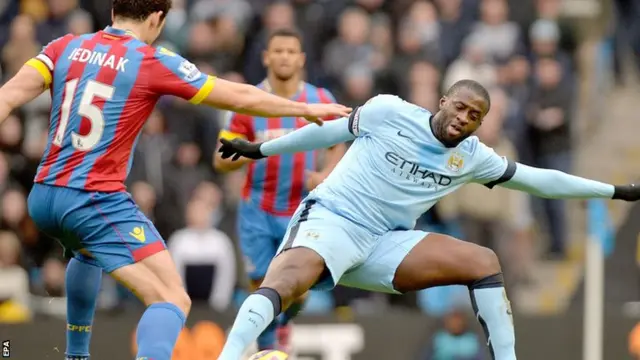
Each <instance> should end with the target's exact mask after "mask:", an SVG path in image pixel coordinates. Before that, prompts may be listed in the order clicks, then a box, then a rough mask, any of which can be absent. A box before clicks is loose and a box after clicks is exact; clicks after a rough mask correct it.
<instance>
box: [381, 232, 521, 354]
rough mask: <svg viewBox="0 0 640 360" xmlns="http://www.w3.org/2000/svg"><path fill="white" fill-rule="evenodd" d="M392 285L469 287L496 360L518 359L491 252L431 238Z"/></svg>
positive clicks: (410, 256)
mask: <svg viewBox="0 0 640 360" xmlns="http://www.w3.org/2000/svg"><path fill="white" fill-rule="evenodd" d="M393 284H394V287H395V289H396V290H398V291H400V292H406V291H414V290H421V289H426V288H429V287H432V286H440V285H467V286H468V287H469V294H470V296H471V303H472V305H473V310H474V312H475V313H476V316H477V318H478V321H480V324H481V325H482V328H483V330H484V332H485V335H486V336H487V340H488V344H489V349H490V352H491V355H492V357H493V359H496V360H515V359H516V355H515V331H514V326H513V318H512V315H511V306H510V303H509V300H508V299H507V294H506V291H505V288H504V279H503V276H502V270H501V268H500V263H499V261H498V257H497V256H496V254H495V253H494V252H493V251H492V250H490V249H487V248H484V247H481V246H478V245H475V244H472V243H468V242H464V241H460V240H457V239H454V238H452V237H449V236H446V235H440V234H429V235H427V236H426V237H425V238H424V239H423V240H422V241H421V242H419V243H418V244H417V245H416V246H415V247H414V248H413V249H412V250H411V251H410V252H409V254H408V255H407V256H406V257H405V259H404V260H403V261H402V263H401V264H400V266H399V267H398V269H397V270H396V274H395V277H394V280H393Z"/></svg>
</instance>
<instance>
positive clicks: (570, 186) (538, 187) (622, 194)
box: [501, 163, 640, 201]
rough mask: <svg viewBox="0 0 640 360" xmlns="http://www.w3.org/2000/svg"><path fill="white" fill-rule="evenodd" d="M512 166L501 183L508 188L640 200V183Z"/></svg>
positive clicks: (575, 196) (562, 196) (561, 196)
mask: <svg viewBox="0 0 640 360" xmlns="http://www.w3.org/2000/svg"><path fill="white" fill-rule="evenodd" d="M514 166H515V167H516V168H515V172H514V173H513V176H512V177H511V179H510V180H508V181H506V182H504V183H503V184H501V185H502V186H504V187H506V188H509V189H514V190H520V191H525V192H527V193H529V194H532V195H535V196H539V197H543V198H553V199H590V198H604V199H616V200H625V201H637V200H640V187H638V186H636V185H634V184H629V185H621V186H614V185H611V184H606V183H603V182H599V181H595V180H590V179H586V178H583V177H579V176H575V175H570V174H567V173H564V172H561V171H557V170H549V169H540V168H534V167H531V166H527V165H523V164H519V163H515V164H514Z"/></svg>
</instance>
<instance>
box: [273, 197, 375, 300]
mask: <svg viewBox="0 0 640 360" xmlns="http://www.w3.org/2000/svg"><path fill="white" fill-rule="evenodd" d="M374 245H375V237H374V236H373V235H371V234H370V233H369V232H368V231H366V230H365V229H363V228H361V227H359V226H357V225H355V224H353V223H351V222H350V221H348V220H346V219H345V218H343V217H341V216H339V215H337V214H335V213H333V212H331V211H329V210H328V209H326V208H324V207H323V206H321V205H319V204H317V203H316V202H315V201H312V200H311V201H307V202H305V203H304V204H303V205H301V208H300V209H299V210H298V211H297V212H296V214H295V215H294V216H293V218H292V220H291V223H290V226H289V229H288V230H287V233H286V234H285V238H284V239H283V241H282V243H281V244H280V248H279V249H278V255H277V256H276V258H275V259H274V260H273V262H272V264H271V266H270V268H269V272H272V271H274V272H278V270H279V269H281V268H285V267H291V266H290V264H297V267H298V268H314V269H313V274H316V273H318V272H320V273H322V274H321V275H322V276H321V277H320V278H319V279H314V280H315V281H314V284H312V285H313V287H312V288H313V289H316V290H328V289H331V288H333V287H334V286H335V285H336V284H337V283H338V282H339V281H340V278H341V277H342V275H343V274H344V273H345V272H346V271H347V270H349V269H351V268H353V267H355V266H358V265H359V264H361V263H362V262H363V261H364V259H366V257H367V256H368V255H369V253H370V252H371V250H372V249H373V247H374ZM297 249H305V251H304V252H303V251H297ZM309 250H311V252H309ZM304 253H307V254H311V256H310V257H306V256H302V255H304ZM313 255H315V256H313ZM312 257H313V258H312ZM318 259H319V260H320V261H318ZM325 270H326V271H325Z"/></svg>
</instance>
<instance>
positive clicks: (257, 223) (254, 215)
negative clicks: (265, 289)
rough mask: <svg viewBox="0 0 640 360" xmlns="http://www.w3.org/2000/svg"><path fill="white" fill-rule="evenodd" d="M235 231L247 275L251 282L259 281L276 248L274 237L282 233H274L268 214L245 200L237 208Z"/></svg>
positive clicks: (265, 271)
mask: <svg viewBox="0 0 640 360" xmlns="http://www.w3.org/2000/svg"><path fill="white" fill-rule="evenodd" d="M237 231H238V238H239V241H240V251H241V252H242V257H243V260H244V265H245V269H246V272H247V275H248V276H249V279H251V280H252V281H253V282H259V281H260V280H261V279H262V278H264V275H265V274H266V273H267V269H268V268H269V264H270V263H271V260H272V259H273V257H274V256H275V254H276V250H277V249H278V246H277V241H276V240H274V239H276V238H277V237H278V235H279V236H280V238H282V234H277V233H274V231H273V228H272V226H271V224H270V217H269V214H267V213H266V212H264V211H263V210H262V209H260V208H259V207H258V206H257V205H254V204H250V203H247V202H242V203H241V204H240V207H239V209H238V226H237Z"/></svg>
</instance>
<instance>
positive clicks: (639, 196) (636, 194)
mask: <svg viewBox="0 0 640 360" xmlns="http://www.w3.org/2000/svg"><path fill="white" fill-rule="evenodd" d="M612 199H614V200H624V201H638V200H640V186H638V185H636V184H629V185H617V186H616V187H615V190H614V192H613V197H612Z"/></svg>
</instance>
